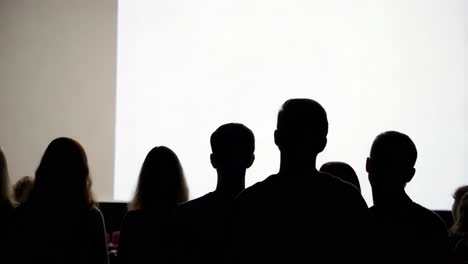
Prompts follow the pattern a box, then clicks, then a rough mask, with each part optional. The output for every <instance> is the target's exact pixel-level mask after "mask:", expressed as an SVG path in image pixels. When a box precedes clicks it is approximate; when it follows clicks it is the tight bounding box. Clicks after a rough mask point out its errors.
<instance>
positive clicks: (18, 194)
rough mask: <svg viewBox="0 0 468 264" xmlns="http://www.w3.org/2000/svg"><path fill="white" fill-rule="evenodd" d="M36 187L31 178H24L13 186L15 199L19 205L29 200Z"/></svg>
mask: <svg viewBox="0 0 468 264" xmlns="http://www.w3.org/2000/svg"><path fill="white" fill-rule="evenodd" d="M33 187H34V179H33V178H32V177H30V176H24V177H22V178H21V179H19V180H18V181H17V182H16V183H15V184H14V185H13V198H14V200H15V201H16V202H18V203H20V204H21V203H24V202H26V201H27V200H28V198H29V194H30V193H31V191H32V188H33Z"/></svg>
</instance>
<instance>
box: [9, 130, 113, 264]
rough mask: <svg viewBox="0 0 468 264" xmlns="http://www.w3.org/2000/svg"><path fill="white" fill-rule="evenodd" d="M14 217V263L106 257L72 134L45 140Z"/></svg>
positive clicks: (98, 262)
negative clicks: (26, 196) (27, 192)
mask: <svg viewBox="0 0 468 264" xmlns="http://www.w3.org/2000/svg"><path fill="white" fill-rule="evenodd" d="M15 221H16V222H15V239H14V246H13V247H12V248H13V249H14V250H13V251H14V252H15V254H14V258H15V263H64V264H65V263H67V264H68V263H79V264H84V263H95V264H106V263H108V258H107V243H106V236H105V227H104V219H103V216H102V214H101V212H100V211H99V209H97V208H96V206H95V201H94V199H93V195H92V192H91V179H90V177H89V168H88V161H87V157H86V153H85V151H84V149H83V147H82V146H81V145H80V144H79V143H78V142H77V141H75V140H73V139H70V138H57V139H55V140H53V141H52V142H51V143H50V144H49V146H48V147H47V149H46V151H45V153H44V155H43V156H42V159H41V162H40V164H39V167H38V168H37V170H36V177H35V183H34V187H33V190H32V192H31V194H30V196H29V199H28V201H27V202H26V203H23V204H21V205H19V206H18V207H17V210H16V212H15Z"/></svg>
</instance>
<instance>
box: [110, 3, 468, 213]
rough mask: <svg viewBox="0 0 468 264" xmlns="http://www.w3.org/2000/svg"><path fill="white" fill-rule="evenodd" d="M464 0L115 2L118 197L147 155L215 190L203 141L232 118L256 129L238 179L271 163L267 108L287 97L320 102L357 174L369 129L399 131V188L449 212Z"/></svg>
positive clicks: (467, 59)
mask: <svg viewBox="0 0 468 264" xmlns="http://www.w3.org/2000/svg"><path fill="white" fill-rule="evenodd" d="M467 73H468V2H467V1H461V0H460V1H447V0H438V1H426V0H424V1H423V0H418V1H408V0H398V1H395V0H388V1H383V0H375V1H364V0H356V1H329V0H327V1H310V0H304V1H289V0H288V1H286V0H284V1H279V0H235V1H234V0H227V1H220V0H200V1H173V0H171V1H169V0H161V1H141V0H140V1H136V0H128V1H123V0H121V1H119V11H118V87H117V128H116V160H115V187H114V191H115V199H117V200H128V199H130V197H131V196H132V195H133V192H134V188H135V184H136V180H137V177H138V173H139V170H140V167H141V164H142V162H143V160H144V158H145V156H146V154H147V152H148V151H149V150H150V149H151V148H152V147H153V146H156V145H166V146H168V147H170V148H172V149H173V150H174V151H175V152H176V153H177V155H178V156H179V158H180V160H181V162H182V165H183V167H184V170H185V172H186V176H187V181H188V184H189V188H190V194H191V198H196V197H199V196H201V195H203V194H205V193H207V192H209V191H212V190H213V189H214V188H215V185H216V173H215V170H214V169H213V168H212V167H211V164H210V160H209V155H210V153H211V149H210V144H209V138H210V135H211V133H212V132H213V131H214V130H215V129H216V128H217V127H218V126H220V125H221V124H224V123H227V122H240V123H244V124H245V125H247V126H248V127H249V128H251V129H252V131H253V132H254V134H255V136H256V152H255V154H256V161H255V163H254V165H253V167H252V168H251V169H250V170H249V171H248V173H247V185H251V184H253V183H255V182H257V181H260V180H263V179H265V178H266V177H267V176H268V175H270V174H272V173H275V172H277V171H278V168H279V151H278V150H277V148H276V146H275V144H274V141H273V132H274V130H275V126H276V114H277V111H278V109H279V108H280V106H281V104H282V103H283V102H284V101H285V100H286V99H289V98H293V97H308V98H313V99H315V100H317V101H319V102H320V103H321V104H322V105H323V106H324V107H325V109H326V110H327V112H328V117H329V122H330V133H329V136H328V146H327V147H326V150H325V151H324V152H323V153H322V154H320V156H319V162H318V164H317V166H320V165H321V164H322V163H323V162H326V161H331V160H336V161H345V162H347V163H349V164H351V165H352V166H353V167H354V169H355V170H356V171H357V173H358V175H359V177H360V181H361V185H362V188H363V195H364V197H365V199H366V201H367V202H368V204H369V205H372V199H371V198H372V195H371V191H370V186H369V183H368V180H367V173H366V172H365V161H366V158H367V156H368V153H369V149H370V146H371V143H372V141H373V139H374V138H375V136H376V135H377V134H379V133H380V132H383V131H386V130H398V131H401V132H404V133H406V134H408V135H409V136H410V137H411V138H412V139H413V140H414V142H415V143H416V145H417V148H418V151H419V157H418V161H417V164H416V169H417V172H416V176H415V177H414V179H413V181H412V182H411V183H410V184H408V186H407V190H408V192H409V193H410V195H411V197H412V198H413V200H414V201H416V202H418V203H421V204H422V205H425V206H427V207H429V208H431V209H449V208H450V206H451V203H452V198H451V194H452V193H453V191H454V189H455V188H456V187H458V186H459V185H462V184H466V183H468V180H464V179H465V178H466V177H467V176H468V137H467V130H468V74H467Z"/></svg>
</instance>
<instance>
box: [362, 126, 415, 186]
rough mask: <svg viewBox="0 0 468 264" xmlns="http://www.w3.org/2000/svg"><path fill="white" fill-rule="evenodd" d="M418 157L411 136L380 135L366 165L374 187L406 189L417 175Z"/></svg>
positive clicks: (397, 133)
mask: <svg viewBox="0 0 468 264" xmlns="http://www.w3.org/2000/svg"><path fill="white" fill-rule="evenodd" d="M417 156H418V153H417V150H416V146H415V144H414V143H413V141H412V140H411V138H410V137H409V136H407V135H405V134H403V133H400V132H396V131H387V132H384V133H382V134H380V135H378V136H377V137H376V139H375V140H374V143H373V144H372V147H371V151H370V157H369V158H368V159H367V165H366V169H367V172H368V173H369V181H370V183H371V185H372V187H373V188H374V187H381V188H386V189H390V188H392V189H394V188H396V189H399V188H404V187H405V185H406V183H408V182H410V181H411V179H412V178H413V176H414V174H415V169H414V165H415V163H416V158H417Z"/></svg>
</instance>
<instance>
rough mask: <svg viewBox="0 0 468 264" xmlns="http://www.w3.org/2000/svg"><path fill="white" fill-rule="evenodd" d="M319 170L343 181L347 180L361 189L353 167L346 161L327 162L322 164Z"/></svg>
mask: <svg viewBox="0 0 468 264" xmlns="http://www.w3.org/2000/svg"><path fill="white" fill-rule="evenodd" d="M320 171H321V172H326V173H328V174H331V175H333V176H336V177H338V178H340V179H342V180H343V181H345V182H349V183H351V184H352V185H354V186H355V187H356V188H357V189H358V190H359V191H361V185H360V184H359V178H358V176H357V174H356V172H355V171H354V169H353V168H352V167H351V166H350V165H349V164H347V163H344V162H339V161H332V162H327V163H325V164H323V165H322V167H321V168H320Z"/></svg>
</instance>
